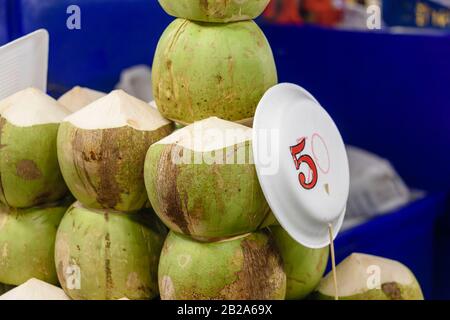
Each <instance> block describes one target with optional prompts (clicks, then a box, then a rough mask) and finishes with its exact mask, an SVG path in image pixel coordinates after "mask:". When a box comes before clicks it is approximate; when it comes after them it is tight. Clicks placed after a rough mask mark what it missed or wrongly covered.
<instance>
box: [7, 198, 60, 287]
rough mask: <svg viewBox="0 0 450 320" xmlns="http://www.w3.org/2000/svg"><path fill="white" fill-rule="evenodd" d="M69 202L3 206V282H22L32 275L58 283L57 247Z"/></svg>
mask: <svg viewBox="0 0 450 320" xmlns="http://www.w3.org/2000/svg"><path fill="white" fill-rule="evenodd" d="M66 210H67V205H66V204H64V203H63V204H61V205H57V204H54V205H48V206H45V207H36V208H31V209H12V208H8V207H6V206H3V205H1V206H0V229H1V232H0V282H2V283H6V284H9V285H20V284H22V283H24V282H25V281H27V280H28V279H30V278H37V279H40V280H43V281H46V282H48V283H51V284H56V283H57V282H58V280H57V276H56V270H55V260H54V246H55V237H56V230H57V228H58V225H59V223H60V221H61V219H62V217H63V215H64V212H65V211H66Z"/></svg>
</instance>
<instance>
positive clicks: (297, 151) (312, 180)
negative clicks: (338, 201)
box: [290, 138, 319, 190]
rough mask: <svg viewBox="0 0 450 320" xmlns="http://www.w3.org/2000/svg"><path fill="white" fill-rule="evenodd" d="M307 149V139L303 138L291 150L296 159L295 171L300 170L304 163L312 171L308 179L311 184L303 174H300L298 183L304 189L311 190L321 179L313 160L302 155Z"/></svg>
mask: <svg viewBox="0 0 450 320" xmlns="http://www.w3.org/2000/svg"><path fill="white" fill-rule="evenodd" d="M305 147H306V138H302V139H301V140H300V142H299V143H298V144H297V145H295V146H292V147H290V150H291V155H292V158H293V159H294V163H295V169H296V170H297V171H298V170H300V166H301V165H302V163H305V164H306V165H308V168H309V170H310V177H309V179H308V181H309V182H308V181H307V179H306V175H305V173H303V172H300V173H299V174H298V181H299V182H300V185H301V186H302V187H303V188H304V189H306V190H311V189H314V187H315V186H316V184H317V180H318V178H319V177H318V172H317V166H316V163H315V162H314V160H313V158H312V157H311V156H309V155H307V154H302V152H303V150H305Z"/></svg>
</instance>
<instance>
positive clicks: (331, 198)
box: [253, 83, 350, 248]
mask: <svg viewBox="0 0 450 320" xmlns="http://www.w3.org/2000/svg"><path fill="white" fill-rule="evenodd" d="M253 129H254V130H253V153H254V159H255V164H256V170H257V173H258V177H259V181H260V183H261V187H262V189H263V191H264V194H265V196H266V199H267V201H268V203H269V205H270V207H271V209H272V211H273V213H274V214H275V216H276V217H277V219H278V221H279V222H280V224H281V225H282V226H283V228H284V229H285V230H286V231H287V232H288V233H289V234H290V235H291V236H292V237H293V238H294V239H295V240H296V241H298V242H299V243H301V244H303V245H304V246H307V247H309V248H323V247H325V246H327V245H329V244H330V238H329V225H330V224H331V225H332V227H333V231H334V236H335V237H336V235H337V234H338V231H339V230H340V228H341V226H342V222H343V220H344V215H345V209H346V204H347V199H348V194H349V187H350V177H349V166H348V159H347V153H346V149H345V145H344V142H343V140H342V137H341V135H340V133H339V130H338V129H337V127H336V125H335V123H334V121H333V120H332V119H331V117H330V116H329V115H328V113H327V112H326V111H325V110H324V109H323V108H322V107H321V106H320V104H319V102H317V100H316V99H315V98H314V97H313V96H312V95H311V94H310V93H309V92H307V91H306V90H305V89H303V88H301V87H299V86H297V85H294V84H289V83H283V84H279V85H276V86H275V87H273V88H271V89H269V90H268V91H267V92H266V94H265V95H264V97H263V98H262V99H261V101H260V103H259V105H258V108H257V110H256V115H255V120H254V124H253Z"/></svg>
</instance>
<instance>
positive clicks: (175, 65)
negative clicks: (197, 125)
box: [152, 19, 277, 124]
mask: <svg viewBox="0 0 450 320" xmlns="http://www.w3.org/2000/svg"><path fill="white" fill-rule="evenodd" d="M152 73H153V75H152V79H153V95H154V97H155V99H156V103H157V105H158V108H159V110H160V112H161V113H162V114H163V115H164V116H165V117H166V118H168V119H172V120H174V121H175V122H178V123H182V124H189V123H193V122H194V121H197V120H202V119H206V118H209V117H212V116H217V117H219V118H221V119H225V120H231V121H244V120H248V119H249V118H253V116H254V113H255V110H256V107H257V105H258V103H259V101H260V99H261V97H262V96H263V95H264V93H265V92H266V91H267V89H269V88H270V87H272V86H273V85H275V84H276V83H277V71H276V67H275V62H274V59H273V55H272V50H271V48H270V45H269V43H268V42H267V39H266V37H265V36H264V34H263V32H262V31H261V30H260V29H259V27H258V26H257V25H256V23H255V22H253V21H243V22H235V23H230V24H209V23H202V22H192V21H189V20H184V19H176V20H175V21H174V22H173V23H172V24H170V25H169V27H168V28H167V29H166V31H165V32H164V34H163V35H162V37H161V39H160V41H159V44H158V47H157V49H156V54H155V58H154V61H153V67H152Z"/></svg>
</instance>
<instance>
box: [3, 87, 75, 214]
mask: <svg viewBox="0 0 450 320" xmlns="http://www.w3.org/2000/svg"><path fill="white" fill-rule="evenodd" d="M67 115H68V111H67V110H66V109H65V108H64V107H62V106H61V105H60V104H59V103H57V102H56V101H55V100H54V99H53V98H51V97H49V96H47V95H46V94H44V93H43V92H41V91H39V90H37V89H34V88H29V89H25V90H23V91H20V92H18V93H16V94H14V95H12V96H10V97H8V98H6V99H5V100H3V101H1V102H0V145H1V148H0V201H1V202H3V203H4V204H6V205H8V206H11V207H15V208H28V207H33V206H37V205H40V204H43V203H51V202H55V201H57V200H59V199H61V198H63V197H64V196H65V195H66V193H67V188H66V186H65V184H64V180H63V178H62V176H61V172H60V170H59V165H58V158H57V153H56V137H57V132H58V127H59V124H60V122H61V121H62V120H63V119H64V118H65V117H66V116H67Z"/></svg>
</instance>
